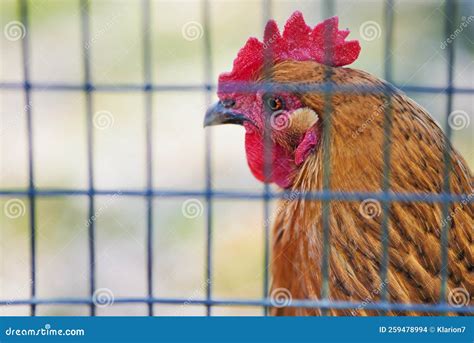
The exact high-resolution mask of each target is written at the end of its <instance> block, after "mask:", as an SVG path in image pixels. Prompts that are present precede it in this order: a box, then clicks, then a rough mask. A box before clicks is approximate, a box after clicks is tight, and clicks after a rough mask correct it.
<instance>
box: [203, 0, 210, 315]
mask: <svg viewBox="0 0 474 343" xmlns="http://www.w3.org/2000/svg"><path fill="white" fill-rule="evenodd" d="M202 16H203V21H204V26H203V31H204V32H203V34H204V50H203V51H204V78H205V82H206V83H209V82H210V80H211V78H212V60H211V55H212V54H211V39H210V27H209V25H210V19H209V2H208V1H207V0H203V1H202ZM205 101H206V104H207V105H210V104H211V92H210V89H209V88H206V93H205ZM211 134H212V132H211V131H210V130H207V131H206V134H205V141H204V144H205V149H206V155H205V177H206V270H205V275H206V280H205V289H206V300H211V298H212V286H213V280H212V276H213V274H212V266H213V265H212V221H213V218H212V212H213V211H212V210H213V203H212V195H211V194H212V154H211V151H212V150H211V147H212V136H211ZM211 310H212V307H211V304H206V315H207V316H210V315H211Z"/></svg>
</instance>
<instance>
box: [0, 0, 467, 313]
mask: <svg viewBox="0 0 474 343" xmlns="http://www.w3.org/2000/svg"><path fill="white" fill-rule="evenodd" d="M90 3H91V1H89V0H78V1H77V6H79V8H80V14H81V15H80V19H81V21H80V23H78V25H80V31H81V36H82V44H81V46H82V71H83V83H82V84H67V83H51V84H48V83H41V82H32V81H31V65H30V61H31V56H30V49H31V39H34V38H32V35H29V34H27V35H24V37H22V40H21V47H22V71H23V82H22V83H15V82H2V83H0V89H2V90H23V94H24V104H25V111H26V119H27V123H26V127H27V133H28V135H27V149H28V180H29V185H28V188H27V189H0V196H2V197H5V198H7V199H9V198H12V197H21V198H25V199H27V204H28V213H29V218H28V220H29V256H30V260H29V266H30V278H31V285H30V286H31V287H30V297H29V298H28V299H19V298H18V299H0V306H14V305H29V306H30V311H31V315H35V314H36V313H37V307H38V306H41V305H71V306H72V305H87V306H89V311H90V315H92V316H93V315H95V314H96V308H97V301H96V299H95V297H96V296H97V293H96V291H97V289H98V287H97V281H96V280H97V273H98V272H97V270H96V266H97V246H96V233H97V230H98V229H99V228H98V227H97V223H96V221H95V220H94V218H95V216H96V213H97V204H96V197H97V196H114V195H117V194H119V195H120V196H121V197H139V198H143V199H145V201H146V242H145V246H146V263H145V265H144V266H143V268H144V270H145V274H146V280H147V281H146V296H144V297H115V299H114V303H116V304H145V305H146V306H147V309H148V310H147V311H148V314H149V315H154V314H156V313H155V311H154V306H153V305H154V304H172V305H181V304H188V305H196V306H204V307H205V308H206V313H207V315H211V314H212V308H213V307H214V306H259V307H261V308H262V311H263V314H264V315H267V314H268V308H269V307H271V306H273V305H274V303H273V302H272V298H271V296H270V294H269V283H270V281H269V280H270V275H269V271H268V265H269V263H270V243H269V242H270V219H269V218H270V212H271V210H270V205H269V204H270V201H271V200H272V199H291V200H297V199H304V200H318V201H321V202H322V204H323V207H322V225H323V242H324V245H323V246H324V250H323V263H322V265H321V270H322V275H323V277H322V284H321V289H322V292H321V294H322V299H320V300H307V299H292V301H291V304H288V305H289V306H292V307H301V308H317V309H322V310H323V311H324V310H327V309H356V308H358V307H360V306H361V305H362V303H361V302H347V301H334V300H330V299H329V293H328V292H329V286H328V280H329V262H328V261H329V255H330V249H331V245H330V237H331V232H330V229H329V227H330V226H329V216H330V213H329V211H330V210H329V209H330V207H329V205H330V203H331V201H363V200H365V199H368V198H371V199H375V200H377V201H379V202H380V203H381V204H382V231H381V232H382V237H381V241H382V242H383V254H382V259H381V268H380V279H381V280H382V289H381V299H380V301H378V302H373V303H364V304H363V306H364V308H366V309H368V310H377V311H381V312H380V313H383V312H384V311H389V310H392V311H420V312H439V313H445V312H457V313H473V312H474V307H472V306H464V307H453V306H451V305H450V304H448V303H447V300H446V289H447V278H448V272H449V266H448V232H449V229H450V227H449V222H447V221H444V222H443V223H442V228H441V232H442V235H441V243H442V244H441V246H442V249H441V251H440V252H439V253H440V255H441V261H442V268H441V281H440V282H441V292H440V294H441V295H442V297H441V298H440V299H439V303H438V304H402V303H390V302H389V301H388V289H387V284H388V272H387V271H388V263H389V253H388V249H389V244H390V239H389V237H390V235H389V208H390V205H391V204H392V203H393V202H406V203H409V202H422V203H441V204H442V211H443V213H442V217H443V218H445V217H447V216H448V215H449V211H450V206H451V204H453V203H456V202H467V203H472V202H473V199H472V197H471V195H470V194H461V195H460V194H451V192H450V186H449V185H450V183H449V178H450V175H449V168H450V165H449V163H450V159H449V149H450V147H449V146H448V145H446V147H445V154H444V157H445V159H444V160H445V163H446V166H445V169H444V186H443V193H441V194H418V193H393V192H391V191H390V159H391V135H392V113H391V106H390V103H391V97H392V94H393V89H392V88H390V87H387V88H386V89H385V90H384V92H383V96H384V97H385V99H386V101H387V103H388V104H389V105H388V106H386V108H385V113H384V133H385V139H384V142H383V152H384V156H383V166H384V167H383V175H381V180H382V187H381V189H382V191H381V192H375V193H374V192H339V191H337V192H336V191H332V190H331V188H330V168H329V159H330V154H331V151H330V146H329V139H330V138H329V132H330V126H331V119H330V118H331V111H332V109H331V108H330V105H329V104H330V98H331V95H332V94H333V93H334V92H336V91H337V92H354V91H355V90H354V88H353V87H348V86H340V85H335V84H333V83H332V82H331V79H330V77H329V78H328V81H327V82H325V83H322V84H318V85H307V84H301V85H298V84H297V85H294V84H293V85H287V84H278V83H273V82H266V83H258V84H252V83H246V82H244V83H235V84H231V85H229V86H228V87H229V89H228V91H229V92H230V91H239V92H249V93H252V92H255V91H257V90H262V89H263V90H265V91H276V90H280V91H281V90H286V91H291V92H298V93H305V92H319V93H322V94H324V95H325V98H326V100H327V101H326V104H327V106H326V107H325V124H326V125H325V126H324V134H323V137H324V141H323V143H322V144H323V152H324V157H323V161H324V162H323V166H324V168H323V189H322V191H320V192H311V193H305V192H301V193H298V194H296V195H295V194H294V193H291V192H289V191H281V192H276V191H273V190H272V189H271V188H270V187H269V186H268V185H265V186H264V188H263V190H262V191H261V192H254V191H225V190H220V189H215V188H214V187H213V177H214V175H215V171H214V170H213V169H212V149H211V147H212V144H213V140H212V136H211V132H207V133H206V135H205V164H204V165H205V173H204V174H205V187H204V189H203V190H202V191H192V190H173V189H158V188H156V187H154V186H153V184H154V182H153V168H154V164H153V147H154V145H153V141H154V138H155V132H153V121H154V120H156V118H155V117H153V112H154V111H155V108H154V103H153V100H152V96H153V94H154V93H160V92H169V91H175V90H179V91H184V92H203V91H204V98H205V99H204V101H205V103H206V104H210V103H211V97H212V93H213V92H214V91H215V88H216V87H215V86H214V84H213V80H212V64H213V61H212V57H211V56H212V49H213V46H212V44H211V39H210V25H211V11H210V3H209V2H208V1H202V2H201V3H200V6H201V13H200V16H201V22H202V28H203V32H202V36H203V40H202V42H203V58H202V60H203V69H204V74H205V83H204V84H202V85H189V84H184V85H158V84H153V80H152V73H153V70H152V68H153V64H152V62H151V61H152V52H151V51H152V44H153V42H152V39H151V35H150V30H151V27H152V26H153V25H155V24H156V23H153V22H152V17H151V14H150V13H151V7H150V0H143V1H142V2H141V6H142V11H141V14H140V16H141V17H140V20H141V23H142V27H141V32H142V33H141V37H142V39H143V41H142V45H143V53H142V56H143V59H142V65H143V75H142V78H143V83H142V84H114V85H108V84H96V83H94V82H93V77H92V69H91V64H90V63H91V62H90V61H91V52H93V51H92V49H90V47H88V42H90V41H91V39H92V37H91V23H90V15H91V9H90ZM321 4H322V8H321V11H322V13H324V16H325V17H328V16H331V15H333V14H335V13H336V12H337V11H336V8H335V2H333V1H330V0H328V1H323V2H322V3H321ZM30 6H31V3H30V2H28V1H27V0H18V13H19V22H20V23H21V24H22V25H23V28H24V30H25V31H26V32H29V31H30V22H31V18H30ZM262 6H263V11H262V12H263V18H262V21H263V22H266V21H267V20H268V19H269V18H270V17H271V14H272V1H270V0H266V1H263V2H262ZM396 6H398V5H397V4H396V3H395V2H394V1H393V0H387V1H385V2H384V10H385V13H384V30H383V31H384V33H385V36H384V54H383V55H384V56H383V61H384V62H383V65H384V76H385V79H386V80H387V81H389V82H393V70H392V62H393V59H394V58H395V57H394V56H393V54H392V45H393V31H394V25H395V20H394V16H395V11H394V8H395V7H396ZM455 11H456V2H455V1H454V0H447V1H446V2H445V7H444V14H445V18H446V20H445V23H444V26H445V36H446V37H449V36H450V35H451V33H452V32H454V31H455V27H454V22H453V21H452V20H450V18H453V17H454V14H455ZM446 61H447V80H448V81H447V84H446V85H445V86H413V85H398V87H399V88H400V89H402V90H403V91H407V92H417V93H426V94H439V93H444V94H445V95H446V96H447V105H446V111H445V112H446V117H445V118H446V125H445V126H444V127H445V129H446V132H445V133H446V136H447V137H448V140H450V139H451V135H452V132H451V127H450V125H448V114H449V113H451V112H452V111H453V96H454V95H455V94H464V95H467V96H470V97H472V94H474V89H472V88H468V87H455V86H454V84H453V71H454V63H455V56H454V46H453V44H450V45H448V46H447V47H446ZM35 91H41V92H65V91H82V92H83V93H84V96H85V104H86V113H85V115H86V118H87V127H86V134H87V180H88V187H87V189H66V188H65V189H48V188H38V187H37V186H36V182H35V180H36V175H35V164H37V163H41V161H39V160H38V158H36V156H35V144H34V135H33V134H34V127H33V117H34V115H35V113H34V109H33V107H32V106H31V105H30V104H31V103H32V92H35ZM356 91H357V92H359V93H360V92H367V93H377V92H380V90H379V89H371V88H370V87H368V88H367V89H364V88H361V87H360V86H359V87H358V88H357V90H356ZM97 92H120V93H127V92H135V93H137V92H138V93H143V96H144V104H145V105H144V111H145V113H144V116H145V128H144V129H145V136H144V137H143V144H144V145H145V152H146V187H145V189H143V190H123V189H98V188H97V186H96V182H95V172H94V171H95V167H94V161H95V158H94V133H93V126H94V124H93V120H94V119H93V115H94V94H95V93H97ZM60 196H81V197H87V199H88V200H87V201H88V209H87V212H88V215H87V217H88V218H87V219H88V223H89V225H88V227H87V230H88V240H87V258H88V293H89V296H88V297H84V298H59V297H58V298H41V297H38V296H37V289H36V284H37V268H38V259H37V255H38V253H37V218H36V213H37V199H38V198H40V197H44V198H51V197H60ZM190 197H192V198H199V199H203V200H204V201H205V211H204V213H205V227H206V239H205V245H206V246H205V252H206V253H205V270H204V271H203V272H204V274H205V276H204V279H205V280H206V283H205V292H204V293H205V296H204V298H202V299H189V298H186V297H182V298H179V297H176V298H174V297H173V298H172V297H157V296H155V294H154V291H153V290H154V282H153V280H154V275H153V271H154V268H153V266H154V261H155V259H156V252H155V248H154V244H153V235H154V230H157V229H159V228H157V227H156V226H155V225H154V219H155V218H154V214H153V211H152V207H153V202H154V200H155V199H157V198H160V199H163V198H190ZM216 199H233V200H244V201H255V200H258V201H262V202H263V209H262V210H263V215H264V224H263V233H264V237H265V239H264V247H263V251H264V257H263V271H262V273H263V278H262V281H263V285H262V290H263V294H262V297H261V299H216V298H215V297H214V296H213V262H214V256H213V246H215V245H216V244H219V242H218V241H215V240H214V235H213V233H214V231H215V228H214V223H213V212H214V206H213V201H215V200H216ZM84 248H86V247H84ZM323 313H324V312H323Z"/></svg>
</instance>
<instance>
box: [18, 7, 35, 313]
mask: <svg viewBox="0 0 474 343" xmlns="http://www.w3.org/2000/svg"><path fill="white" fill-rule="evenodd" d="M19 10H20V18H21V21H22V23H23V25H24V26H25V30H26V32H27V33H28V30H29V17H28V4H27V2H26V0H21V1H20V2H19ZM21 47H22V62H23V80H24V84H23V87H24V93H25V109H26V127H27V133H28V179H29V182H28V200H29V210H30V266H31V271H30V277H31V280H30V281H31V298H33V299H34V298H35V297H36V198H35V182H34V171H35V166H34V158H33V156H34V150H33V149H34V148H33V120H32V103H31V87H30V70H29V65H28V63H29V60H30V41H29V34H26V35H25V37H24V38H23V40H22V45H21ZM30 311H31V315H32V316H34V315H36V305H35V304H31V308H30Z"/></svg>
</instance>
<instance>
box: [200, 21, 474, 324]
mask: <svg viewBox="0 0 474 343" xmlns="http://www.w3.org/2000/svg"><path fill="white" fill-rule="evenodd" d="M348 34H349V31H347V30H339V29H338V18H337V17H333V18H330V19H327V20H325V21H323V22H322V23H320V24H318V25H317V26H316V27H314V28H310V27H309V26H307V25H306V23H305V21H304V18H303V16H302V14H301V13H300V12H295V13H294V14H293V15H292V16H291V17H290V18H289V20H288V21H287V23H286V25H285V28H284V31H283V32H282V33H280V31H279V29H278V27H277V25H276V23H275V22H274V21H272V20H270V21H269V22H268V23H267V25H266V28H265V33H264V41H263V42H260V41H259V40H258V39H256V38H250V39H249V40H248V41H247V43H246V45H245V46H244V47H243V48H242V49H241V51H240V52H239V54H238V56H237V58H236V59H235V61H234V64H233V69H232V71H231V72H229V73H223V74H221V75H220V77H219V84H218V92H217V93H218V97H219V101H218V103H217V104H215V105H214V106H212V107H211V108H209V110H208V111H207V113H206V116H205V119H204V126H211V125H217V124H238V125H242V126H243V127H244V128H245V151H246V155H247V161H248V165H249V167H250V170H251V172H252V173H253V175H254V176H255V177H256V178H257V179H258V180H260V181H263V182H266V183H275V184H276V185H277V186H279V187H281V188H282V189H284V190H286V191H288V192H290V194H300V193H307V192H320V191H322V190H323V172H324V170H323V169H324V168H323V160H324V149H329V151H330V157H329V160H328V165H329V167H330V169H329V170H330V176H329V180H330V181H329V187H328V188H329V189H330V190H331V191H333V192H345V193H344V194H347V193H346V192H380V191H382V175H383V165H384V150H383V145H384V118H385V115H386V113H387V112H388V110H390V111H391V112H390V113H392V126H391V141H390V143H391V158H390V162H389V169H390V186H389V187H390V192H393V193H425V194H428V193H429V194H440V193H443V180H444V178H443V168H444V157H443V151H444V149H445V145H446V144H449V142H448V141H447V138H446V137H445V136H444V134H443V132H442V130H441V128H440V127H439V125H438V124H437V123H436V122H435V121H434V120H433V119H432V117H431V116H430V115H429V114H428V112H427V111H426V110H425V109H423V108H422V107H421V106H420V105H418V104H417V103H415V102H414V101H413V100H411V99H410V98H408V97H407V96H406V95H405V94H403V93H402V92H401V91H399V90H397V89H396V88H395V87H393V86H391V85H389V84H388V83H387V82H385V81H383V80H380V79H378V78H377V77H375V76H373V75H370V74H368V73H366V72H363V71H360V70H355V69H350V68H345V67H343V66H345V65H347V64H350V63H352V62H353V61H354V60H355V59H357V57H358V55H359V53H360V46H359V43H358V42H357V41H346V37H347V36H348ZM328 52H330V53H328ZM328 77H329V79H328ZM328 80H330V81H331V82H332V83H333V84H335V87H338V86H340V87H341V89H339V90H338V88H335V89H334V91H333V93H332V94H331V96H330V97H328V96H326V94H325V93H324V92H321V91H304V90H303V89H298V87H295V88H294V89H291V87H290V86H294V85H300V86H301V85H305V86H314V85H316V86H317V85H321V84H324V83H327V81H328ZM269 82H271V83H272V84H276V85H287V86H288V87H287V88H282V89H281V90H278V87H275V88H273V89H270V90H269V88H267V89H266V88H265V87H263V86H262V87H260V88H258V87H257V89H255V90H253V91H245V89H243V88H242V87H241V89H239V87H237V86H238V85H239V83H250V84H257V85H258V84H263V83H266V84H268V83H269ZM236 85H237V86H236ZM344 86H351V87H353V91H351V92H347V91H343V90H342V88H343V87H344ZM368 88H369V89H372V91H366V90H367V89H368ZM275 89H276V90H275ZM387 89H390V90H392V91H391V96H390V98H389V99H388V98H387V96H386V94H385V93H386V91H387ZM373 90H375V91H373ZM328 108H329V110H330V111H331V120H330V122H331V125H330V127H326V130H324V129H325V125H329V124H328V123H329V120H327V118H329V117H328V114H327V113H328V111H327V109H328ZM329 130H330V131H329ZM326 131H327V133H326ZM324 134H328V137H329V138H328V141H327V142H328V143H327V144H323V138H324ZM266 146H270V148H266ZM268 149H270V152H269V153H268V151H267V150H268ZM449 159H450V163H449V165H450V170H449V173H450V185H449V186H450V190H451V193H453V194H457V195H460V196H466V197H465V198H463V199H464V200H463V201H458V202H453V203H451V204H450V211H449V213H450V215H449V216H448V217H447V218H442V204H441V203H436V202H431V203H430V202H406V201H405V202H392V203H391V204H390V206H389V207H388V216H389V217H388V230H389V231H388V232H389V246H388V264H387V266H388V267H387V274H386V275H387V276H386V280H387V283H386V284H384V280H382V279H381V277H380V272H381V268H383V266H382V265H383V264H382V256H383V245H382V243H381V235H382V217H383V215H382V213H381V211H380V209H381V205H380V203H379V202H378V201H376V200H374V199H366V200H364V201H362V202H360V201H354V200H344V199H338V200H331V202H330V205H329V211H328V212H329V222H328V226H329V232H330V246H331V248H330V250H329V255H328V259H329V264H328V268H329V279H328V284H327V285H328V299H329V300H336V301H353V302H359V303H361V304H362V305H361V306H359V307H358V308H352V309H349V308H348V309H338V310H334V309H330V310H329V312H328V314H331V315H372V314H375V312H374V311H373V310H372V311H371V310H368V309H365V308H364V306H363V304H364V303H371V302H377V301H380V300H381V299H382V298H381V289H382V288H385V289H386V290H387V293H386V295H387V300H388V301H389V302H392V303H414V304H433V303H439V301H440V299H443V296H445V297H448V298H449V299H448V300H450V303H451V304H452V305H453V304H454V305H458V306H460V305H472V304H473V296H474V249H473V248H474V244H473V236H474V235H473V227H474V225H473V224H474V219H473V217H474V208H473V205H472V199H471V197H472V195H473V182H472V180H473V179H472V172H471V171H470V170H469V168H468V166H467V164H466V162H465V161H464V160H463V158H462V157H461V156H460V155H459V154H458V153H457V152H456V151H455V150H454V149H453V148H452V147H451V148H450V149H449ZM322 208H323V204H322V202H321V201H318V200H311V199H309V200H308V199H304V198H303V197H298V196H295V197H294V198H292V199H290V200H288V199H281V200H280V204H279V207H278V211H277V215H276V218H275V223H274V227H273V232H272V239H273V244H272V246H273V250H272V258H271V271H272V289H273V290H279V289H285V291H287V292H289V294H290V295H291V297H292V298H293V299H312V300H315V299H322V297H323V295H324V294H323V293H322V287H321V284H322V270H321V266H322V262H323V261H322V259H323V249H324V248H323V237H324V233H323V222H322V220H323V219H322ZM443 220H444V221H445V222H446V223H447V225H448V229H449V235H448V242H449V244H448V270H447V275H448V277H447V289H446V294H444V295H443V294H441V292H442V291H441V289H442V288H441V275H442V273H443V271H442V258H441V236H442V233H441V227H442V223H443ZM453 292H454V293H453ZM455 292H460V293H458V294H456V293H455ZM459 297H461V301H462V303H461V304H460V302H461V301H460V298H459ZM451 298H452V299H451ZM452 301H454V302H456V301H457V303H452ZM271 313H272V314H273V315H320V314H322V313H323V311H322V310H321V309H319V308H298V307H291V306H286V307H273V308H272V309H271ZM388 314H390V315H397V314H407V315H418V314H423V313H414V312H412V311H405V312H403V313H397V312H395V311H392V310H391V311H389V312H388ZM425 314H426V313H425Z"/></svg>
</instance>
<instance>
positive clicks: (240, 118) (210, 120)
mask: <svg viewBox="0 0 474 343" xmlns="http://www.w3.org/2000/svg"><path fill="white" fill-rule="evenodd" d="M244 121H249V119H248V118H247V117H245V116H244V115H242V114H240V113H237V112H234V111H232V109H231V108H227V107H225V106H224V105H223V104H222V102H221V101H219V102H217V103H216V104H214V105H213V106H211V107H210V108H209V109H208V110H207V111H206V116H205V117H204V125H203V126H204V127H206V126H212V125H220V124H237V125H242V124H243V123H244Z"/></svg>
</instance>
